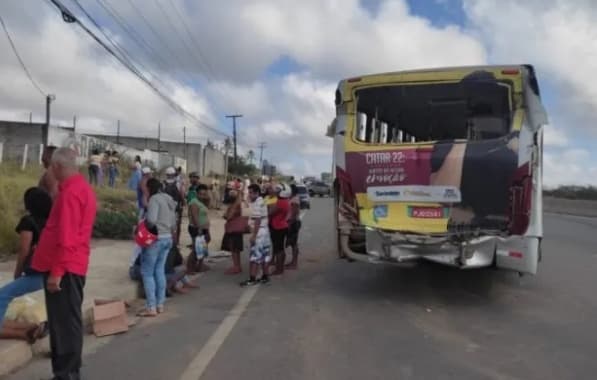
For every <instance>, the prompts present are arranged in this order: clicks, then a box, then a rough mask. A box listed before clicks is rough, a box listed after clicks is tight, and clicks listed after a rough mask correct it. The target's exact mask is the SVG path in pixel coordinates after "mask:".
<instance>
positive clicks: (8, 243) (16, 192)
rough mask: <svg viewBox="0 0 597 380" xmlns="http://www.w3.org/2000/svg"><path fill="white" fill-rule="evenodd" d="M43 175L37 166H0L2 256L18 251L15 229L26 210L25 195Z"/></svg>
mask: <svg viewBox="0 0 597 380" xmlns="http://www.w3.org/2000/svg"><path fill="white" fill-rule="evenodd" d="M41 173H42V170H41V168H40V167H37V166H35V167H33V166H30V167H28V168H27V169H25V170H21V167H20V165H18V164H16V163H12V162H3V163H2V164H0V210H2V211H1V214H2V217H0V256H2V254H4V255H6V254H9V253H14V252H15V251H16V250H17V244H18V236H17V234H16V233H15V227H16V226H17V223H18V222H19V219H20V218H21V216H22V215H23V214H24V210H25V206H24V204H23V194H24V193H25V190H27V189H28V188H29V187H32V186H37V184H38V182H39V178H40V176H41Z"/></svg>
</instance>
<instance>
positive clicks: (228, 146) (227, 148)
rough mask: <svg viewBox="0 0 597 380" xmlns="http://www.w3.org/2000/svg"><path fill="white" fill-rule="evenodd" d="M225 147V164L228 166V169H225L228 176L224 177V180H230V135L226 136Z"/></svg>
mask: <svg viewBox="0 0 597 380" xmlns="http://www.w3.org/2000/svg"><path fill="white" fill-rule="evenodd" d="M224 149H225V150H226V161H225V162H224V163H225V166H226V169H225V170H224V173H225V176H226V177H225V178H224V181H228V177H229V176H228V168H229V165H228V159H229V152H230V138H228V137H226V140H225V141H224Z"/></svg>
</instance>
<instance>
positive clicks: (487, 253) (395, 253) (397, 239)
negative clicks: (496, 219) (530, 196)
mask: <svg viewBox="0 0 597 380" xmlns="http://www.w3.org/2000/svg"><path fill="white" fill-rule="evenodd" d="M349 236H350V232H347V230H344V232H343V231H342V230H340V247H341V249H342V251H343V253H344V254H345V255H346V256H347V257H349V258H350V259H352V260H356V261H362V262H367V263H373V264H395V265H396V264H397V265H408V264H412V263H414V262H417V261H420V260H427V261H432V262H435V263H438V264H442V265H448V266H452V267H457V268H461V269H474V268H484V267H490V266H496V267H498V268H499V267H504V268H505V269H511V267H510V265H508V262H509V261H512V260H520V259H522V256H523V255H524V254H525V251H526V250H528V249H529V248H530V247H534V246H535V245H536V244H534V243H535V242H536V240H537V238H535V237H525V236H509V237H502V236H482V237H476V238H472V239H470V240H467V241H465V242H462V243H454V242H452V241H448V240H447V239H445V238H432V237H424V236H414V235H408V236H406V235H403V234H401V233H387V232H382V231H380V230H376V229H371V228H366V229H365V240H366V244H365V247H366V249H365V251H366V252H356V251H354V250H353V249H351V244H350V243H349ZM502 264H503V265H502Z"/></svg>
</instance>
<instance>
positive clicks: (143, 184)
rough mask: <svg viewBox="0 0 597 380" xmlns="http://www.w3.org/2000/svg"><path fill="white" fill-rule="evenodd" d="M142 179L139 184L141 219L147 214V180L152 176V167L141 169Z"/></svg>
mask: <svg viewBox="0 0 597 380" xmlns="http://www.w3.org/2000/svg"><path fill="white" fill-rule="evenodd" d="M141 174H142V177H141V180H140V181H139V185H138V186H137V206H138V207H139V220H141V219H143V217H144V216H145V211H146V209H147V205H148V203H149V189H148V188H147V181H149V179H151V177H152V171H151V168H150V167H148V166H145V167H143V169H141Z"/></svg>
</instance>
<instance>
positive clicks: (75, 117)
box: [73, 115, 77, 132]
mask: <svg viewBox="0 0 597 380" xmlns="http://www.w3.org/2000/svg"><path fill="white" fill-rule="evenodd" d="M76 130H77V115H73V132H75V131H76Z"/></svg>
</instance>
